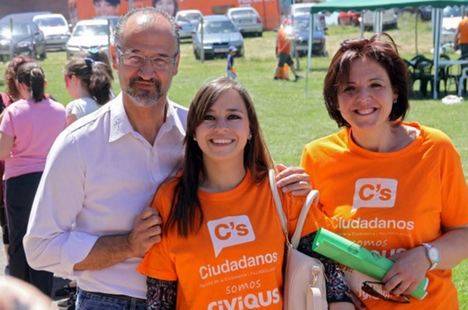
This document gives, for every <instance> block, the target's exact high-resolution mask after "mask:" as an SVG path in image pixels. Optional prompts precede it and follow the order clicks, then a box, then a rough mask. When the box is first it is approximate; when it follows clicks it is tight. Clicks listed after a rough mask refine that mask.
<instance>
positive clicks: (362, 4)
mask: <svg viewBox="0 0 468 310" xmlns="http://www.w3.org/2000/svg"><path fill="white" fill-rule="evenodd" d="M449 5H450V6H453V5H458V6H462V5H468V0H346V1H343V0H328V1H326V2H322V3H319V4H317V5H314V6H312V7H311V9H310V25H311V27H310V30H309V47H308V51H307V71H306V81H305V88H306V92H307V86H308V81H309V71H310V70H311V67H312V44H313V40H312V29H314V14H315V13H318V12H335V11H347V10H353V11H363V10H371V11H377V14H376V24H377V27H376V29H375V30H376V32H380V31H382V10H385V9H390V8H406V7H419V6H431V7H432V8H433V14H432V25H433V35H434V68H435V71H434V85H437V80H438V71H439V70H438V69H439V61H440V30H441V25H442V9H443V8H444V7H446V6H449ZM433 98H434V99H436V98H437V87H433Z"/></svg>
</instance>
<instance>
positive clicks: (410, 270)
mask: <svg viewBox="0 0 468 310" xmlns="http://www.w3.org/2000/svg"><path fill="white" fill-rule="evenodd" d="M390 259H391V260H393V261H394V262H395V263H394V264H393V266H392V268H391V269H390V270H389V271H388V272H387V274H386V275H385V277H384V278H383V279H382V281H383V282H384V283H385V285H384V288H385V290H387V291H389V292H392V293H393V294H395V295H400V294H404V295H410V294H411V292H413V291H414V290H415V289H416V287H417V286H418V285H419V283H421V281H422V280H423V279H424V278H425V276H426V272H427V271H428V270H429V267H430V266H431V263H430V261H429V259H428V258H427V256H426V249H424V247H423V246H418V247H415V248H412V249H411V250H408V251H404V252H400V253H397V254H395V255H393V256H392V257H390Z"/></svg>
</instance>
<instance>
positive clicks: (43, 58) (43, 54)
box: [39, 48, 47, 60]
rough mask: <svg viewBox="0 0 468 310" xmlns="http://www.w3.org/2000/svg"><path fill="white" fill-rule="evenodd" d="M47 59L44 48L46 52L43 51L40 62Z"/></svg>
mask: <svg viewBox="0 0 468 310" xmlns="http://www.w3.org/2000/svg"><path fill="white" fill-rule="evenodd" d="M46 58H47V52H46V50H45V48H44V50H43V51H42V53H41V54H40V55H39V60H45V59H46Z"/></svg>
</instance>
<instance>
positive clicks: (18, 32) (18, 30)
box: [0, 24, 32, 38]
mask: <svg viewBox="0 0 468 310" xmlns="http://www.w3.org/2000/svg"><path fill="white" fill-rule="evenodd" d="M31 32H32V31H31V25H28V24H14V25H13V37H23V36H29V35H31ZM0 37H2V38H11V30H10V26H9V25H2V26H0Z"/></svg>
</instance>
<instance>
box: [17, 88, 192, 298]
mask: <svg viewBox="0 0 468 310" xmlns="http://www.w3.org/2000/svg"><path fill="white" fill-rule="evenodd" d="M186 117H187V110H186V109H185V108H183V107H181V106H178V105H176V104H174V103H173V102H169V104H168V108H167V115H166V121H165V122H164V124H163V125H162V127H161V129H160V130H159V132H158V135H157V137H156V139H155V142H154V144H153V145H151V144H150V143H148V142H147V141H146V140H145V139H144V138H143V136H141V135H140V134H139V133H138V132H136V131H135V130H133V128H132V126H131V125H130V122H129V120H128V118H127V115H126V113H125V110H124V106H123V103H122V96H121V95H119V96H118V97H117V98H115V99H114V100H112V101H111V102H109V103H108V104H107V105H106V106H104V107H103V108H102V109H100V110H98V111H96V112H95V113H92V114H90V115H87V116H85V117H83V118H81V119H79V120H77V121H76V122H74V123H73V124H72V125H71V126H69V127H68V128H67V129H66V130H65V131H64V132H62V134H60V136H59V137H58V138H57V140H56V141H55V143H54V145H53V146H52V149H51V151H50V153H49V156H48V158H47V163H46V166H45V170H44V173H43V176H42V179H41V182H40V184H39V187H38V190H37V194H36V197H35V199H34V204H33V206H32V211H31V216H30V219H29V225H28V230H27V233H26V236H25V237H24V240H23V243H24V248H25V251H26V256H27V259H28V262H29V264H30V265H31V267H33V268H34V269H40V270H48V271H51V272H54V273H56V274H57V275H60V276H63V277H68V278H74V279H76V280H77V282H78V286H79V287H80V288H81V289H83V290H87V291H92V292H103V293H108V294H121V295H127V296H133V297H138V298H146V283H145V277H144V276H142V275H140V274H138V273H137V271H136V267H137V265H138V264H139V263H140V260H141V259H140V258H132V259H128V260H126V261H124V262H122V263H119V264H116V265H113V266H111V267H109V268H105V269H101V270H85V271H74V270H73V266H74V265H75V264H76V263H78V262H80V261H82V260H83V259H84V258H85V257H86V256H87V255H88V253H89V252H90V250H91V249H92V247H93V245H94V244H95V242H96V240H97V239H98V238H99V237H100V236H106V235H116V234H117V235H118V234H127V233H129V232H130V231H131V230H132V227H133V222H134V220H135V217H136V216H137V215H139V214H140V212H141V211H142V210H143V209H144V208H145V207H147V206H149V205H150V203H151V199H152V197H153V195H154V193H155V191H156V189H157V188H158V186H159V185H160V184H161V182H163V181H164V180H165V179H166V178H168V177H169V176H171V175H174V174H175V172H176V171H177V170H178V169H179V168H180V163H181V160H182V157H183V139H184V136H185V129H184V128H185V125H186Z"/></svg>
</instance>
